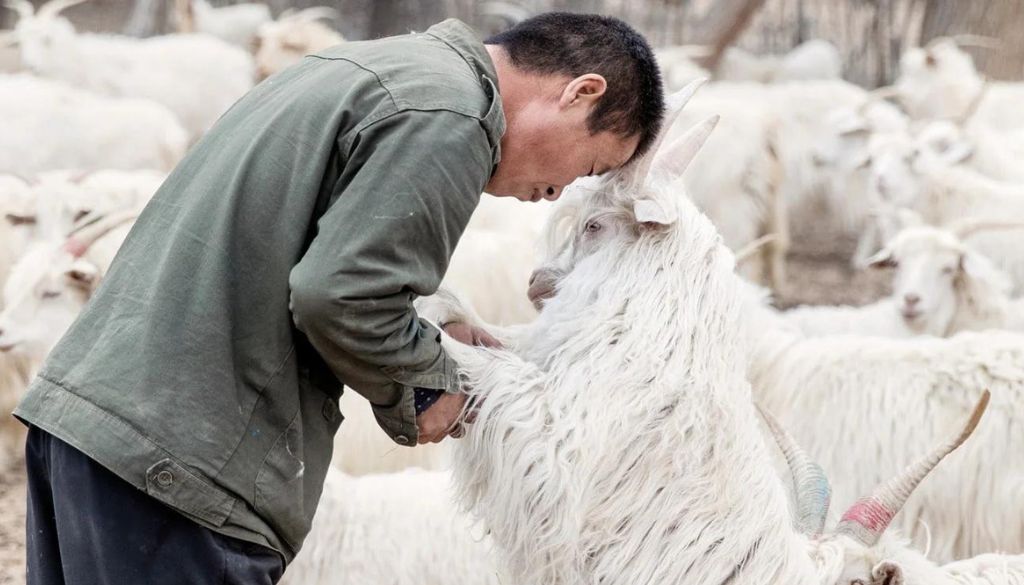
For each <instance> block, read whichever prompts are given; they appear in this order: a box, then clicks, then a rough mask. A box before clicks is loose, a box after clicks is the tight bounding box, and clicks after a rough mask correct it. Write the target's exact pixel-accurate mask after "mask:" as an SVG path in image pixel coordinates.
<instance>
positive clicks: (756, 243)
mask: <svg viewBox="0 0 1024 585" xmlns="http://www.w3.org/2000/svg"><path fill="white" fill-rule="evenodd" d="M778 239H779V236H778V234H765V235H763V236H761V237H760V238H757V239H756V240H753V241H751V242H749V243H747V245H745V246H743V247H742V248H740V249H739V250H737V251H736V253H735V254H734V255H735V256H736V264H743V263H744V262H745V261H747V260H749V259H750V258H751V257H752V256H753V255H754V252H757V251H758V250H760V249H761V248H763V247H764V246H765V245H766V244H770V243H772V242H775V241H776V240H778Z"/></svg>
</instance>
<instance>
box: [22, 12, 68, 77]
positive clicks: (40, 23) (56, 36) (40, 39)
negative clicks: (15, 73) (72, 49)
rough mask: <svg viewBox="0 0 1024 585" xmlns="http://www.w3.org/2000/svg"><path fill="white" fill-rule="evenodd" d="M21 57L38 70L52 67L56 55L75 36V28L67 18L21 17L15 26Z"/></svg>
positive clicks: (31, 67) (26, 63)
mask: <svg viewBox="0 0 1024 585" xmlns="http://www.w3.org/2000/svg"><path fill="white" fill-rule="evenodd" d="M14 32H15V35H16V37H17V39H18V44H19V45H20V47H21V59H22V61H23V62H24V63H25V65H26V66H27V67H29V68H30V69H33V70H36V71H46V70H48V69H49V68H52V67H53V66H54V65H55V63H54V55H55V53H56V52H58V51H63V47H64V46H65V45H66V44H67V43H68V42H69V41H71V40H72V39H73V38H74V36H75V29H74V27H73V26H71V23H70V22H68V20H67V19H66V18H62V17H48V18H41V17H30V18H23V19H21V20H20V21H19V22H18V24H17V25H16V26H15V27H14Z"/></svg>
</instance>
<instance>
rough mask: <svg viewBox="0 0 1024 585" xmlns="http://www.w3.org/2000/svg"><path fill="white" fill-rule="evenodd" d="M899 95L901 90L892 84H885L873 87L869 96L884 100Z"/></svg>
mask: <svg viewBox="0 0 1024 585" xmlns="http://www.w3.org/2000/svg"><path fill="white" fill-rule="evenodd" d="M898 95H900V92H899V90H897V89H896V88H895V87H894V86H892V85H883V86H882V87H876V88H875V89H873V90H871V91H869V92H868V97H869V98H871V99H879V100H884V99H886V98H891V97H896V96H898ZM869 103H870V102H869Z"/></svg>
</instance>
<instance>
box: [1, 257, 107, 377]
mask: <svg viewBox="0 0 1024 585" xmlns="http://www.w3.org/2000/svg"><path fill="white" fill-rule="evenodd" d="M98 273H99V271H98V269H97V268H96V266H95V265H93V264H91V263H90V262H88V261H86V260H83V259H79V258H74V257H73V256H72V255H71V254H69V253H67V252H65V251H63V250H55V249H53V248H52V247H51V246H45V245H38V246H36V247H35V248H32V249H30V250H29V251H28V252H26V253H25V255H24V256H23V257H22V258H21V259H20V260H19V261H18V263H17V264H16V265H15V266H14V268H13V269H12V271H11V275H10V277H9V278H8V280H7V284H6V285H5V286H4V310H3V312H2V313H0V351H12V352H16V353H18V354H22V355H28V356H30V357H33V358H38V359H42V358H43V357H45V356H46V354H47V353H49V351H50V349H52V348H53V346H54V345H56V343H57V341H58V340H59V339H60V337H61V336H62V335H63V334H64V332H65V331H67V329H68V328H69V327H70V326H71V323H72V322H74V320H75V318H76V317H77V316H78V314H79V313H80V312H81V310H82V307H84V306H85V303H86V301H87V300H88V299H89V296H90V295H91V294H92V290H93V287H94V285H95V283H96V280H97V276H98Z"/></svg>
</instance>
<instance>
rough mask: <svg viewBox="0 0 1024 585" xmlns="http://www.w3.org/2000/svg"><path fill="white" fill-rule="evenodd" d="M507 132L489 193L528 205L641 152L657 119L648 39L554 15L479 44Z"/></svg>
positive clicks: (622, 28) (656, 78) (602, 19)
mask: <svg viewBox="0 0 1024 585" xmlns="http://www.w3.org/2000/svg"><path fill="white" fill-rule="evenodd" d="M486 44H487V50H488V52H489V53H490V55H491V57H492V59H493V60H494V63H495V67H496V68H497V72H498V85H499V88H500V91H501V97H502V104H503V108H504V111H505V118H506V122H507V129H506V131H505V135H504V136H503V137H502V140H501V162H500V163H499V164H498V169H497V171H496V172H495V174H494V176H493V177H491V180H490V182H488V183H487V191H488V192H489V193H492V194H494V195H500V196H512V197H516V198H518V199H522V200H533V201H536V200H538V199H540V198H545V199H557V198H558V196H559V195H560V194H561V192H562V188H563V187H565V186H566V185H568V184H569V183H571V182H572V181H574V180H575V179H577V178H578V177H582V176H586V175H589V174H601V173H603V172H606V171H609V170H612V169H615V168H618V167H620V166H622V165H624V164H625V163H627V162H629V161H630V160H632V158H633V157H634V156H636V155H638V154H642V153H643V152H644V151H646V150H647V148H648V147H649V146H650V145H651V142H652V141H653V140H654V137H655V136H656V135H657V134H658V130H659V128H660V126H661V119H662V116H663V113H664V109H665V105H664V102H665V100H664V94H663V91H662V83H661V75H660V73H659V71H658V66H657V63H656V62H655V60H654V54H653V52H652V51H651V48H650V46H649V45H648V44H647V41H645V40H644V38H643V37H642V36H640V34H639V33H637V32H636V31H635V30H633V29H632V28H630V27H629V25H627V24H626V23H624V22H622V21H620V20H617V19H615V18H610V17H606V16H597V15H592V14H568V13H561V12H552V13H548V14H542V15H540V16H536V17H534V18H531V19H528V20H525V21H523V22H521V23H519V24H518V25H516V26H515V27H513V28H511V29H509V30H507V31H505V32H503V33H500V34H498V35H495V36H494V37H491V38H490V39H487V41H486Z"/></svg>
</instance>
